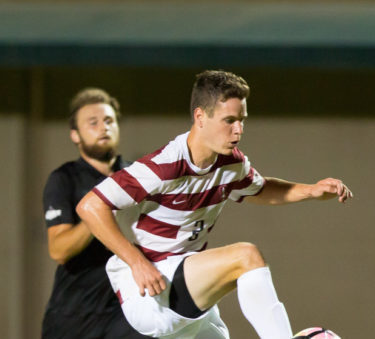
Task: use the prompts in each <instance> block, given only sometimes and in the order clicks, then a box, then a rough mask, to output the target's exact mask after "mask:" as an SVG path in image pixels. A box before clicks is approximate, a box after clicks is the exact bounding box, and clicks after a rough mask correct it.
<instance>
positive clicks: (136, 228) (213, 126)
mask: <svg viewBox="0 0 375 339" xmlns="http://www.w3.org/2000/svg"><path fill="white" fill-rule="evenodd" d="M249 91H250V90H249V86H248V85H247V83H246V81H245V80H244V79H243V78H241V77H239V76H237V75H235V74H233V73H230V72H225V71H205V72H203V73H201V74H199V75H197V79H196V82H195V84H194V86H193V91H192V97H191V114H192V117H193V125H192V127H191V129H190V131H189V132H187V133H185V134H182V135H179V136H177V137H176V138H175V139H174V140H173V141H171V142H170V143H168V144H167V145H166V146H164V147H162V148H160V149H159V150H157V151H156V152H154V153H152V154H149V155H147V156H145V157H143V158H141V159H139V160H138V161H136V162H135V163H134V164H133V165H131V166H130V167H127V168H124V169H122V170H121V171H119V172H117V173H115V174H114V175H112V176H111V177H109V178H107V179H106V180H104V181H103V182H102V183H100V184H99V185H97V186H96V187H95V188H94V189H93V190H92V191H91V192H89V193H88V194H87V195H86V196H85V197H84V198H83V199H82V200H81V202H80V203H79V205H78V207H77V211H78V214H79V215H80V217H81V218H82V220H84V222H85V223H86V225H87V226H88V227H89V228H90V230H91V231H92V232H93V234H94V235H95V236H96V237H97V238H98V239H99V240H100V241H102V242H103V243H104V244H105V245H106V246H107V247H108V248H109V249H110V250H112V251H113V252H114V253H115V256H113V257H112V258H111V259H109V261H108V263H107V273H108V276H109V278H110V281H111V284H112V287H113V289H114V291H115V292H116V293H117V295H118V297H119V300H120V302H121V304H122V309H123V312H124V314H125V315H126V318H127V319H128V321H129V323H130V324H131V325H132V326H133V327H134V328H136V329H137V330H138V331H139V332H141V333H143V334H146V335H149V336H153V337H160V338H168V339H172V338H179V339H183V338H186V339H187V338H201V339H203V338H204V339H214V338H215V339H218V338H229V333H228V329H227V328H226V326H225V324H224V323H223V321H222V320H221V319H220V316H219V312H218V308H217V305H216V304H217V303H218V301H219V300H220V299H221V298H222V297H223V296H224V295H226V294H228V293H229V292H230V291H232V290H234V289H236V288H237V292H238V300H239V304H240V306H241V310H242V312H243V314H244V316H245V317H246V318H247V319H248V321H249V322H250V323H251V324H252V325H253V327H254V328H255V330H256V331H257V333H258V334H259V336H260V337H261V338H263V339H289V338H291V337H292V331H291V327H290V324H289V320H288V316H287V313H286V311H285V308H284V306H283V304H282V303H281V302H280V301H279V300H278V297H277V294H276V291H275V289H274V286H273V282H272V279H271V274H270V270H269V268H268V267H267V265H266V263H265V261H264V259H263V257H262V255H261V253H260V251H259V250H258V248H257V247H256V246H255V245H254V244H252V243H248V242H241V243H235V244H231V245H227V246H224V247H220V248H214V249H206V246H207V239H208V236H209V233H210V231H211V230H212V228H213V226H214V224H215V220H216V219H217V217H218V216H219V214H220V211H221V210H222V208H223V206H224V205H225V203H226V201H227V200H228V199H231V200H234V201H237V202H242V201H247V202H250V203H256V204H273V205H276V204H286V203H292V202H297V201H301V200H307V199H321V200H324V199H330V198H333V197H338V200H339V201H340V202H344V201H345V200H347V199H348V198H350V197H351V196H352V193H351V192H350V190H349V189H348V188H347V187H346V186H345V185H344V184H343V183H342V181H341V180H338V179H332V178H328V179H324V180H321V181H319V182H317V183H316V184H312V185H309V184H301V183H293V182H288V181H284V180H281V179H277V178H271V177H263V176H262V175H260V174H259V173H258V172H257V171H256V169H255V168H254V167H253V166H252V164H251V163H250V161H249V159H248V158H247V157H246V156H245V155H244V154H243V153H242V152H241V151H240V150H239V149H238V143H239V141H240V139H241V136H242V134H243V125H244V120H245V119H246V116H247V109H246V99H247V97H248V95H249ZM132 210H135V212H134V211H133V212H131V213H130V212H129V211H132Z"/></svg>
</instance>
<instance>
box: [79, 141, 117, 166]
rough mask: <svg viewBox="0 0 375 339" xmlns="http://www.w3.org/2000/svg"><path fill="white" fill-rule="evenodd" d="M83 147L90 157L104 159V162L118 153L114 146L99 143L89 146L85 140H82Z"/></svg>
mask: <svg viewBox="0 0 375 339" xmlns="http://www.w3.org/2000/svg"><path fill="white" fill-rule="evenodd" d="M81 147H82V151H83V152H84V153H85V154H86V155H87V156H88V157H90V158H93V159H96V160H99V161H103V162H108V161H110V160H111V159H113V157H114V156H115V154H116V151H115V149H114V147H112V146H99V145H93V146H89V145H87V144H85V142H84V141H83V140H81Z"/></svg>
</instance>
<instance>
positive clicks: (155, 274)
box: [77, 192, 166, 296]
mask: <svg viewBox="0 0 375 339" xmlns="http://www.w3.org/2000/svg"><path fill="white" fill-rule="evenodd" d="M77 213H78V215H79V216H80V218H81V219H82V221H84V222H85V224H86V226H87V227H88V228H89V229H90V231H91V232H92V233H93V234H94V236H95V237H97V238H98V239H99V240H100V241H101V242H102V243H103V244H104V245H105V246H107V247H108V248H109V249H110V250H111V251H112V252H113V253H115V254H116V255H117V256H118V257H119V258H121V259H122V260H123V261H125V262H126V263H127V264H128V265H129V266H130V267H131V269H132V273H133V277H134V280H135V281H136V283H137V284H138V287H139V291H140V294H141V295H142V296H144V295H145V289H146V288H147V289H148V292H149V294H150V295H151V296H154V295H155V294H159V293H161V292H162V291H163V290H164V289H165V288H166V285H165V282H164V280H163V277H162V275H161V273H160V272H159V271H158V270H157V269H156V268H155V267H154V266H153V265H152V264H151V262H150V261H149V260H147V259H146V258H145V257H144V256H143V254H142V253H141V252H140V251H139V250H138V249H137V248H136V247H135V246H134V245H133V244H132V243H131V242H130V241H128V240H127V239H126V238H125V236H124V235H123V233H122V232H121V230H120V228H119V226H118V224H117V222H116V219H115V218H114V216H113V213H112V210H111V209H110V207H109V206H108V205H107V204H105V203H104V202H103V201H102V200H101V199H100V198H99V197H98V196H97V195H96V194H95V193H93V192H89V193H87V194H86V195H85V196H84V197H83V199H82V200H81V201H80V202H79V204H78V205H77Z"/></svg>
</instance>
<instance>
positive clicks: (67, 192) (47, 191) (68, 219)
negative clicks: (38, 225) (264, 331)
mask: <svg viewBox="0 0 375 339" xmlns="http://www.w3.org/2000/svg"><path fill="white" fill-rule="evenodd" d="M73 186H74V183H73V182H72V180H71V179H70V176H69V174H68V173H66V172H64V171H61V170H56V171H54V172H52V173H51V175H50V176H49V178H48V180H47V183H46V186H45V188H44V192H43V208H44V219H45V221H46V225H47V227H51V226H55V225H59V224H74V223H76V213H75V206H74V201H73V189H74V187H73Z"/></svg>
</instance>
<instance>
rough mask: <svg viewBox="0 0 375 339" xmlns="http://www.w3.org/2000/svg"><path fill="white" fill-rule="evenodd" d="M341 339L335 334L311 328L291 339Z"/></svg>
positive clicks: (319, 328)
mask: <svg viewBox="0 0 375 339" xmlns="http://www.w3.org/2000/svg"><path fill="white" fill-rule="evenodd" d="M310 338H313V339H341V338H340V337H339V336H338V335H337V334H335V333H333V332H332V331H330V330H326V329H324V328H322V327H311V328H307V329H306V330H303V331H301V332H299V333H297V334H296V335H295V336H294V337H293V339H310Z"/></svg>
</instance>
